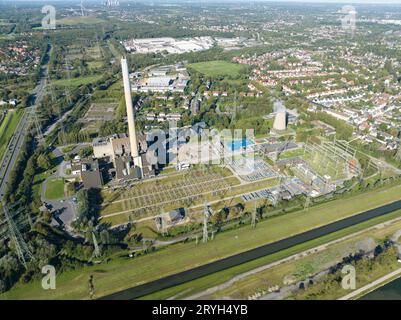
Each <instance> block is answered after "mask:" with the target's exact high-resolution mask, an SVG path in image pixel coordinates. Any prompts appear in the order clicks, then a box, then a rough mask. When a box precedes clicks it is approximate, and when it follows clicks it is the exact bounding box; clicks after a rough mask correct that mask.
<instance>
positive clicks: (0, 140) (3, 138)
mask: <svg viewBox="0 0 401 320" xmlns="http://www.w3.org/2000/svg"><path fill="white" fill-rule="evenodd" d="M22 115H23V111H22V110H16V111H9V112H8V113H7V115H6V117H5V118H4V120H3V122H2V123H1V125H0V160H1V159H3V155H4V152H5V151H6V149H7V145H8V142H9V141H10V139H11V137H12V135H13V133H14V131H15V128H16V127H17V125H18V123H19V121H20V120H21V117H22Z"/></svg>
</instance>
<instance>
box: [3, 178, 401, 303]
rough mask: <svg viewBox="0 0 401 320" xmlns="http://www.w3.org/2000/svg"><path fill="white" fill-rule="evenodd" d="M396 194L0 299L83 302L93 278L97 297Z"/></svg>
mask: <svg viewBox="0 0 401 320" xmlns="http://www.w3.org/2000/svg"><path fill="white" fill-rule="evenodd" d="M400 192H401V186H395V187H390V188H382V189H378V190H374V191H371V192H367V193H365V194H361V195H358V196H355V197H350V198H346V199H341V200H336V201H332V202H329V203H325V204H322V205H319V206H316V207H312V208H310V209H309V210H307V211H299V212H294V213H288V214H286V215H282V216H278V217H275V218H272V219H268V220H264V221H262V222H260V223H259V224H258V226H257V228H256V229H251V228H250V227H249V226H245V227H243V228H240V229H235V230H230V231H227V232H223V233H220V234H217V235H216V237H215V240H213V241H210V242H208V243H207V244H198V245H197V244H195V243H194V242H189V243H180V244H176V245H172V246H169V247H167V248H165V249H163V250H158V251H156V252H155V253H152V254H148V255H145V256H141V257H137V258H133V259H129V258H127V257H126V255H124V256H121V257H119V258H115V259H113V260H111V261H110V262H108V263H107V264H106V263H105V264H100V265H95V266H91V267H85V268H82V269H79V270H77V271H71V272H65V273H62V274H60V275H58V277H57V290H52V291H51V292H50V291H45V290H42V289H41V286H40V282H33V283H29V284H27V285H21V284H18V285H17V286H16V287H15V288H14V289H12V290H11V291H9V292H8V293H5V294H3V295H0V298H4V299H11V298H14V299H15V298H19V299H28V298H35V299H86V298H88V293H87V280H88V278H89V275H91V274H93V275H94V279H95V287H96V292H97V295H98V296H101V295H106V294H110V293H113V292H115V291H118V290H122V289H126V288H128V287H133V286H136V285H139V284H141V283H146V282H149V281H151V280H154V279H157V278H160V277H163V276H166V275H169V274H173V273H177V272H180V271H183V270H187V269H190V268H193V267H195V266H199V265H201V264H205V263H208V262H211V261H216V260H219V259H222V258H224V257H227V256H230V255H234V254H237V253H240V252H243V251H246V250H250V249H252V248H255V247H258V246H261V245H263V244H266V243H270V242H273V241H277V240H279V239H283V238H287V237H289V236H291V235H295V234H298V233H301V232H304V231H306V230H310V229H313V228H316V227H318V226H321V225H325V224H328V223H330V222H333V221H336V220H339V219H343V218H345V217H348V216H352V215H354V214H357V213H359V212H362V211H365V210H369V209H372V208H375V207H378V206H381V205H383V204H386V203H389V202H392V201H395V200H398V199H399V195H400ZM390 215H391V214H390ZM390 215H389V216H390ZM397 216H399V213H397ZM382 218H383V217H382ZM317 244H318V243H317ZM317 244H316V245H317ZM291 249H292V250H293V248H291ZM290 251H291V250H290ZM194 252H196V254H194Z"/></svg>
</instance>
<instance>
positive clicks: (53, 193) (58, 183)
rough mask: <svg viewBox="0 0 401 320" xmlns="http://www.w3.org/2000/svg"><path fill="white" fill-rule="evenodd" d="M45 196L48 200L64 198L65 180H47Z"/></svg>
mask: <svg viewBox="0 0 401 320" xmlns="http://www.w3.org/2000/svg"><path fill="white" fill-rule="evenodd" d="M45 197H46V199H48V200H57V199H61V198H64V180H63V179H52V180H48V181H47V182H46V191H45Z"/></svg>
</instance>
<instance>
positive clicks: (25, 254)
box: [2, 204, 35, 269]
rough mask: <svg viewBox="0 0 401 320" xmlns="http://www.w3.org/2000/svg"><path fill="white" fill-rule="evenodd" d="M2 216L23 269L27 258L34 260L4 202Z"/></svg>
mask: <svg viewBox="0 0 401 320" xmlns="http://www.w3.org/2000/svg"><path fill="white" fill-rule="evenodd" d="M2 206H3V212H4V216H5V219H6V222H7V225H8V231H9V235H10V238H11V240H12V241H13V242H14V245H15V251H16V253H17V256H18V259H19V260H20V262H21V263H22V264H23V265H24V267H25V269H26V268H27V261H28V260H35V258H34V256H33V254H32V252H31V251H30V250H29V247H28V245H27V243H26V242H25V240H24V238H23V237H22V234H21V232H20V231H19V230H18V228H17V226H16V225H15V223H14V220H13V219H12V217H11V214H10V212H9V210H8V208H7V206H6V205H5V204H2Z"/></svg>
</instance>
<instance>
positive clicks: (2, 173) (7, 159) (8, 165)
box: [0, 107, 32, 202]
mask: <svg viewBox="0 0 401 320" xmlns="http://www.w3.org/2000/svg"><path fill="white" fill-rule="evenodd" d="M31 112H32V107H31V108H27V110H25V111H24V114H23V116H22V118H21V120H20V122H19V124H18V125H17V127H16V129H15V131H14V134H13V136H12V137H11V139H10V142H9V144H8V146H7V150H6V152H5V154H4V156H3V159H2V162H1V167H0V202H1V201H3V198H4V194H5V191H6V188H7V183H8V180H9V178H10V174H11V171H12V169H13V167H14V164H15V163H16V161H17V159H18V155H19V153H20V150H21V148H22V145H23V143H24V140H25V136H26V133H27V128H28V122H29V118H30V114H31Z"/></svg>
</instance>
